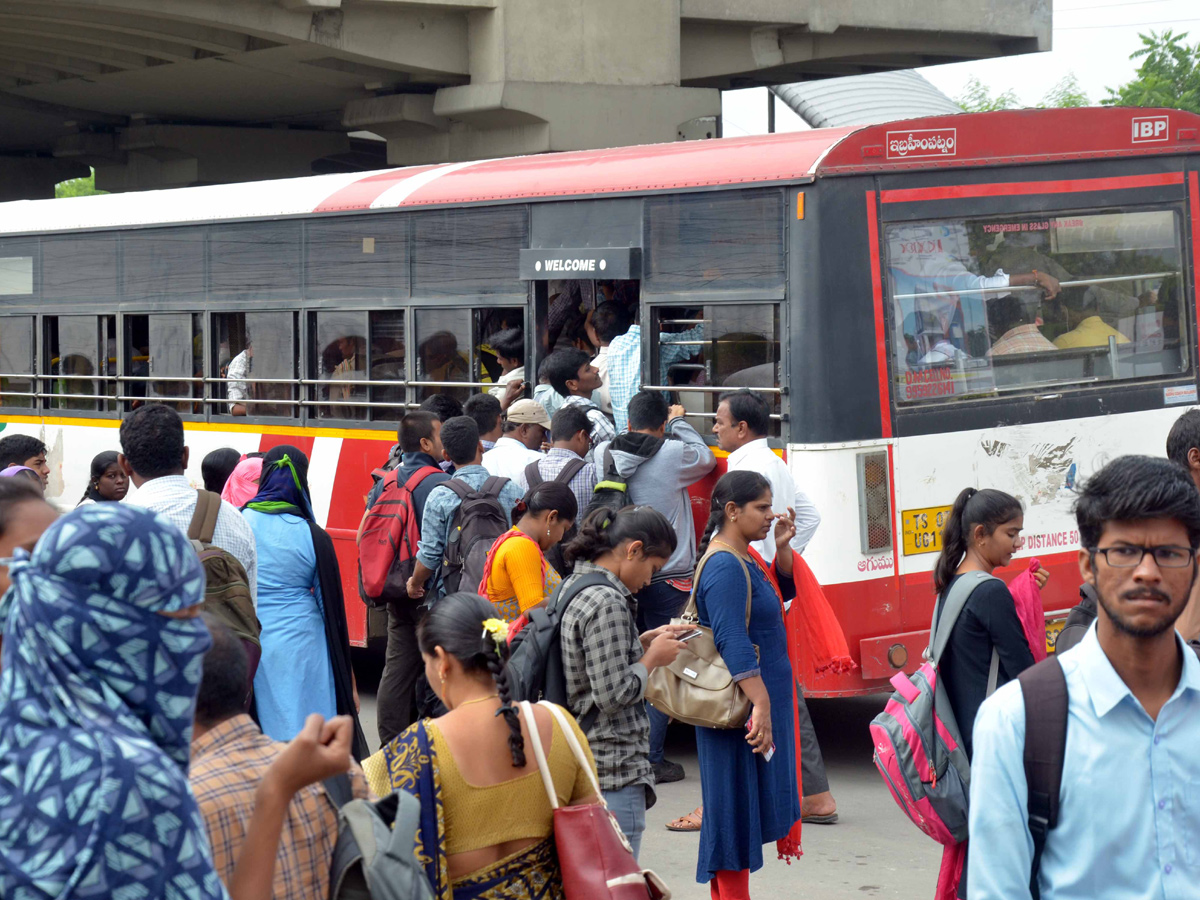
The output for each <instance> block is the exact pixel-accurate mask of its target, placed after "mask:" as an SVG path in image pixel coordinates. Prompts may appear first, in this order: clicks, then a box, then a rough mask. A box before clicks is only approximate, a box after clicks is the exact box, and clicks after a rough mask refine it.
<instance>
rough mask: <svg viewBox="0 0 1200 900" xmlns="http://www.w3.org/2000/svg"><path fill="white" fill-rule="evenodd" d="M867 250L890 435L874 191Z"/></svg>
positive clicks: (884, 424) (884, 420)
mask: <svg viewBox="0 0 1200 900" xmlns="http://www.w3.org/2000/svg"><path fill="white" fill-rule="evenodd" d="M867 250H868V258H869V259H870V265H871V297H872V298H873V299H874V301H875V366H876V369H877V371H878V375H879V422H880V427H881V428H882V429H883V436H884V437H885V438H890V437H891V436H892V416H891V404H890V403H889V401H888V376H887V349H886V346H885V344H884V340H883V281H882V280H881V278H880V275H879V221H878V216H877V214H876V208H875V192H874V191H867Z"/></svg>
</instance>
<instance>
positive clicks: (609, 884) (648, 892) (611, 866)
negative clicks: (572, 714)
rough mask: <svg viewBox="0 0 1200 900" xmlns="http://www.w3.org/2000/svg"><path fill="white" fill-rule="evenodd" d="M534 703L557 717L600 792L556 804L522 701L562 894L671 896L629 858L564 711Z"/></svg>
mask: <svg viewBox="0 0 1200 900" xmlns="http://www.w3.org/2000/svg"><path fill="white" fill-rule="evenodd" d="M539 705H540V706H544V707H545V708H546V709H547V710H548V711H549V712H550V714H551V715H552V716H554V718H555V720H556V721H557V722H558V729H559V731H560V732H562V735H563V737H564V738H565V739H566V741H567V743H568V744H569V745H570V747H571V752H572V753H574V754H575V759H576V761H577V762H578V763H579V765H580V766H581V767H582V768H583V770H584V771H585V772H587V773H588V778H590V779H591V782H592V787H593V788H594V789H595V791H596V796H597V797H599V798H600V802H599V803H591V804H588V805H586V806H559V805H558V794H557V793H556V792H555V790H554V779H553V778H552V777H551V775H550V766H549V764H548V763H547V762H546V753H545V751H544V750H543V749H542V741H541V738H540V737H539V736H538V727H537V721H536V720H535V719H534V717H533V707H532V706H530V705H529V703H528V702H522V703H521V704H520V706H521V715H522V716H524V718H525V727H526V730H527V731H528V732H529V741H528V743H529V744H531V745H532V746H533V755H534V756H535V757H536V758H537V763H538V769H539V770H540V771H541V773H542V783H543V784H545V786H546V796H548V797H549V798H550V808H551V809H553V810H554V843H555V846H556V848H557V850H558V866H559V869H560V870H561V871H562V880H563V892H564V893H565V894H566V898H567V900H670V898H671V891H670V890H669V889H668V888H667V886H666V884H664V883H663V880H662V879H661V878H659V877H658V876H657V875H655V874H654V873H653V872H652V871H650V870H649V869H643V868H642V867H641V866H639V865H638V862H637V860H636V859H634V856H633V848H632V847H631V846H630V845H629V841H628V840H627V839H626V837H625V835H624V834H623V833H622V832H621V826H620V825H618V824H617V820H616V818H615V817H614V816H613V814H612V813H611V812H609V811H608V805H607V804H606V803H605V802H604V795H603V794H601V793H600V785H599V784H598V783H597V782H596V775H595V773H594V772H593V771H592V767H591V765H590V764H589V763H588V759H587V756H585V755H584V752H583V748H582V747H580V746H579V740H578V738H576V737H575V730H574V729H573V728H572V727H571V725H570V723H569V722H568V721H567V717H566V715H565V714H564V713H563V711H562V710H561V709H560V708H559V707H557V706H555V705H554V704H553V703H541V704H539Z"/></svg>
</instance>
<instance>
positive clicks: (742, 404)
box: [713, 391, 837, 825]
mask: <svg viewBox="0 0 1200 900" xmlns="http://www.w3.org/2000/svg"><path fill="white" fill-rule="evenodd" d="M770 414H771V410H770V407H769V406H768V405H767V403H766V401H764V400H763V399H762V398H761V397H760V396H759V395H757V394H755V393H753V392H751V391H733V392H732V393H728V394H722V395H721V401H720V404H719V405H718V406H717V416H716V422H715V423H714V425H713V434H714V435H716V437H717V444H718V445H719V446H720V447H721V449H722V450H724V451H726V452H727V453H728V454H729V471H730V472H736V471H741V470H743V469H747V470H750V471H752V472H758V473H759V474H760V475H762V476H763V477H764V478H766V479H767V481H769V482H770V483H771V498H772V499H771V507H772V509H773V510H774V512H775V513H776V514H778V515H787V512H788V508H789V507H791V508H792V509H794V510H795V513H796V536H795V537H794V538H792V541H791V545H792V549H793V550H795V551H796V552H797V553H802V552H804V548H805V546H806V545H807V544H808V542H809V541H810V540H811V539H812V536H813V534H814V533H815V532H816V530H817V526H818V525H820V524H821V514H820V513H819V512H817V508H816V506H815V505H814V504H813V502H812V500H810V499H809V498H808V495H807V494H805V493H804V492H803V491H801V490H799V489H798V488H797V487H796V483H795V481H793V480H792V474H791V472H789V471H788V467H787V464H786V463H785V462H784V461H783V460H782V459H780V458H779V457H778V456H777V455H776V454H775V451H774V450H772V449H771V448H770V446H768V444H767V434H768V433H769V431H770V424H771V419H770ZM754 549H755V550H757V551H758V552H759V553H760V554H762V557H763V559H765V560H766V561H767V562H768V563H769V562H771V561H772V560H773V559H774V558H775V541H774V540H773V539H772V536H771V535H767V538H766V540H762V541H758V542H756V543H755V544H754ZM796 701H797V703H798V705H799V717H798V719H799V724H800V754H801V764H802V765H801V768H802V769H803V776H804V792H805V793H804V802H803V806H802V809H803V814H804V821H805V822H809V823H811V824H815V825H832V824H833V823H834V822H836V821H837V803H836V802H834V799H833V794H831V793H830V792H829V778H828V776H827V775H826V774H825V761H824V759H823V758H822V757H821V747H820V745H819V744H818V743H817V733H816V731H815V730H814V729H813V724H812V718H811V717H810V716H809V714H808V706H807V705H806V704H805V702H804V695H803V694H802V693H800V691H799V690H797V691H796Z"/></svg>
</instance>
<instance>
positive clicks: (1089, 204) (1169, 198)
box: [870, 169, 1200, 434]
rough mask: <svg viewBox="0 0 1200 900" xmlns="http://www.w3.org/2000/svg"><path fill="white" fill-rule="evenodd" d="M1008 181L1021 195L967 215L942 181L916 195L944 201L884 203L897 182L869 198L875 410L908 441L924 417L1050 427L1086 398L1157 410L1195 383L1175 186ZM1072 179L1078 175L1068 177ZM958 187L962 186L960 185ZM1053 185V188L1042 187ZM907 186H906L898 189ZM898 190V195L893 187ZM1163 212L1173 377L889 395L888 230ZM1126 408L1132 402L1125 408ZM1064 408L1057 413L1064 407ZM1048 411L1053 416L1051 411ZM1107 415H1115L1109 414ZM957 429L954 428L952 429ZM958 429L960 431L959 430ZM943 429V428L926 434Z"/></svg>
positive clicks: (1182, 217) (1180, 192)
mask: <svg viewBox="0 0 1200 900" xmlns="http://www.w3.org/2000/svg"><path fill="white" fill-rule="evenodd" d="M1016 172H1017V174H1014V175H1013V176H1012V178H1013V181H1015V182H1017V183H1018V184H1019V185H1020V186H1021V187H1023V188H1028V190H1025V191H1022V192H1020V193H1017V192H1013V193H1002V194H998V195H997V196H986V197H980V198H975V199H973V200H972V201H971V204H972V206H971V208H970V209H969V210H966V209H964V207H963V201H962V200H961V199H958V198H955V197H952V196H949V195H950V194H951V193H952V192H953V190H954V188H955V187H956V186H957V185H947V184H945V182H944V181H938V182H930V183H929V186H928V187H923V188H917V189H916V190H917V191H922V192H929V193H943V192H944V193H946V194H947V195H948V196H947V198H946V199H942V198H930V197H921V198H920V199H913V200H901V201H891V202H886V201H885V199H884V195H886V194H887V193H888V191H889V189H891V187H892V185H896V186H897V187H899V185H900V184H901V182H898V181H897V180H896V179H879V184H878V188H879V189H877V190H876V191H874V192H871V194H872V196H873V197H874V198H875V202H876V208H877V212H876V216H877V217H878V218H877V220H876V222H877V227H878V237H877V241H876V245H875V246H874V247H871V248H870V249H871V250H873V251H874V259H872V261H871V264H872V265H873V266H874V267H876V268H875V271H876V272H877V274H878V277H879V279H880V292H881V293H880V298H881V302H882V310H881V311H880V312H881V314H882V317H883V318H882V329H883V333H882V336H881V339H882V341H883V343H884V347H885V355H886V360H885V366H886V377H883V378H881V379H880V381H881V384H880V387H881V389H882V390H886V391H887V396H886V398H885V397H881V398H880V400H881V408H882V409H883V410H886V411H887V413H889V414H890V421H891V422H892V423H894V425H893V429H894V430H895V431H896V433H903V434H907V433H909V432H910V431H911V430H912V429H911V428H910V427H905V425H906V424H910V425H916V426H917V433H926V432H928V431H930V427H931V426H930V425H929V424H927V423H928V422H929V418H930V417H938V416H941V417H945V416H947V415H949V416H955V415H957V414H959V413H962V414H963V419H964V422H965V421H974V420H975V418H976V417H977V416H978V415H985V416H986V415H993V416H994V415H995V414H998V413H1001V412H1002V411H1003V410H1007V409H1011V408H1015V407H1020V406H1025V407H1026V408H1028V407H1029V406H1031V405H1034V406H1036V407H1037V409H1038V414H1037V415H1033V416H1031V417H1030V416H1026V415H1024V414H1022V415H1021V416H1020V420H1021V421H1026V420H1028V421H1030V422H1040V421H1053V420H1056V419H1060V418H1064V417H1068V418H1069V417H1073V416H1075V415H1088V414H1091V413H1088V412H1086V411H1083V410H1080V411H1079V412H1078V413H1076V412H1075V411H1073V409H1072V405H1073V404H1079V403H1086V401H1088V400H1090V399H1094V398H1097V397H1101V396H1103V397H1104V398H1106V399H1110V398H1111V397H1112V396H1113V395H1114V394H1122V395H1136V394H1139V393H1140V394H1144V395H1145V396H1146V397H1147V398H1149V397H1150V396H1151V395H1152V394H1155V395H1157V396H1158V398H1159V402H1158V404H1157V405H1159V406H1161V405H1162V401H1161V397H1162V394H1161V391H1162V389H1163V388H1165V387H1169V386H1171V385H1187V384H1192V385H1194V384H1195V383H1196V378H1197V360H1198V358H1200V357H1198V354H1197V343H1196V341H1197V320H1196V315H1197V309H1196V296H1195V290H1196V278H1197V276H1198V274H1200V273H1197V272H1196V271H1194V270H1193V265H1192V257H1191V253H1189V246H1190V243H1191V241H1190V236H1189V234H1188V221H1189V219H1188V214H1189V210H1188V201H1187V197H1186V192H1185V190H1184V188H1183V186H1182V183H1181V184H1180V186H1178V187H1177V188H1176V187H1174V186H1171V187H1153V188H1140V189H1133V188H1127V187H1114V188H1112V189H1108V190H1103V189H1097V190H1094V191H1087V192H1070V193H1053V192H1047V193H1041V192H1037V191H1036V190H1034V189H1035V188H1036V187H1037V186H1038V184H1039V182H1031V181H1029V180H1028V179H1029V173H1028V172H1027V171H1026V170H1021V169H1018V170H1016ZM1075 174H1076V175H1078V170H1075ZM964 181H965V179H964ZM1007 182H1008V178H1006V177H1001V176H1000V174H999V173H995V172H992V173H990V178H989V180H988V181H987V182H986V183H988V184H992V183H996V184H1006V183H1007ZM1046 183H1047V184H1053V182H1052V181H1048V182H1046ZM905 187H907V186H905ZM900 189H901V190H903V189H905V188H900ZM1147 211H1169V212H1171V213H1173V214H1174V217H1175V222H1176V228H1177V232H1176V236H1177V239H1178V241H1179V243H1178V245H1177V249H1178V252H1179V256H1180V272H1181V279H1182V281H1183V296H1182V298H1181V299H1182V305H1183V311H1182V316H1181V318H1180V330H1181V334H1180V339H1179V340H1180V351H1181V355H1182V362H1183V364H1184V368H1183V370H1182V371H1180V372H1177V373H1174V374H1164V375H1152V376H1143V377H1130V378H1120V379H1107V380H1100V381H1084V382H1080V381H1075V382H1070V381H1063V382H1055V383H1042V384H1038V385H1031V386H1029V387H1009V388H1006V389H1004V390H998V391H994V392H991V393H988V394H977V395H971V396H967V397H963V398H961V399H952V398H946V399H944V400H937V399H935V400H931V401H915V402H909V401H902V400H900V398H899V393H898V391H897V389H896V379H897V377H898V374H899V370H898V367H897V363H896V360H897V356H896V353H897V348H896V344H895V334H896V320H895V309H894V301H893V294H892V289H891V284H890V280H889V277H888V266H887V229H888V228H889V227H892V226H895V225H900V224H904V223H919V222H939V221H957V220H970V219H982V218H988V217H1019V216H1039V217H1052V216H1064V215H1078V214H1083V215H1098V214H1104V213H1113V212H1122V213H1124V212H1147ZM1131 402H1132V401H1131ZM1064 403H1065V404H1066V406H1063V404H1064ZM1048 404H1053V405H1055V406H1058V407H1060V409H1058V410H1055V411H1053V412H1052V411H1051V410H1050V408H1049V405H1048ZM1137 408H1154V407H1153V405H1150V404H1137ZM1113 411H1116V410H1115V409H1114V410H1113ZM951 427H952V428H954V429H957V428H958V427H959V426H958V425H954V426H951ZM964 427H965V426H964ZM937 430H943V431H944V430H946V426H945V424H943V425H942V426H941V427H940V428H934V429H933V431H937Z"/></svg>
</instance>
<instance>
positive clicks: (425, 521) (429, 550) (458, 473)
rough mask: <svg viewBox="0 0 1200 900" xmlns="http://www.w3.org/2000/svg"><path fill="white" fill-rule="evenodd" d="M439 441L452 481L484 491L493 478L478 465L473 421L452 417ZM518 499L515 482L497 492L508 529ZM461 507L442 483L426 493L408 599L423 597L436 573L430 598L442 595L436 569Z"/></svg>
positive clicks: (479, 450)
mask: <svg viewBox="0 0 1200 900" xmlns="http://www.w3.org/2000/svg"><path fill="white" fill-rule="evenodd" d="M441 438H442V450H443V452H444V454H445V455H446V457H448V458H449V460H450V462H452V463H454V478H456V479H457V480H459V481H465V482H466V483H467V484H468V485H470V486H471V488H472V489H474V490H479V489H480V488H481V487H483V483H484V482H485V481H487V480H488V479H489V478H491V477H492V476H491V473H490V472H488V470H487V469H485V468H484V467H483V465H482V462H481V461H482V459H483V445H482V444H480V443H479V426H478V425H476V424H475V420H474V419H472V418H471V417H470V416H455V417H454V418H452V419H449V420H447V421H446V422H444V423H443V424H442V432H441ZM521 497H522V494H521V488H520V487H518V486H517V483H516V482H515V481H509V482H508V483H507V484H505V485H504V487H503V488H501V489H500V498H499V499H500V508H501V509H503V510H504V516H505V518H507V519H509V523H508V524H509V525H512V508H513V507H514V506H516V505H517V502H518V501H519V500H520V499H521ZM461 505H462V500H460V499H459V498H458V494H456V493H454V491H452V490H451V489H450V488H448V487H446V486H445V483H444V482H443V483H442V484H439V485H438V486H437V487H435V488H434V489H433V490H432V491H430V492H429V497H428V499H426V501H425V510H424V514H423V515H422V517H421V542H420V543H419V544H418V545H417V562H416V566H415V567H414V569H413V574H412V577H411V578H409V579H408V587H407V590H408V596H409V597H413V598H417V597H424V596H425V585H426V582H427V581H428V580H429V577H430V576H431V575H433V574H434V573H435V572H437V585H436V587H435V589H434V590H433V592H432V597H433V598H437V597H440V596H442V594H443V593H445V591H444V589H443V584H442V573H441V572H440V571H439V569H440V566H441V564H442V554H443V552H445V549H446V542H447V541H448V540H449V539H450V528H451V527H452V526H453V524H454V514H455V513H457V512H458V508H459V506H461Z"/></svg>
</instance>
